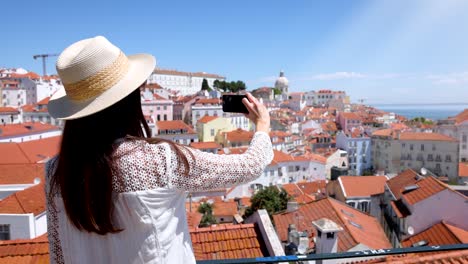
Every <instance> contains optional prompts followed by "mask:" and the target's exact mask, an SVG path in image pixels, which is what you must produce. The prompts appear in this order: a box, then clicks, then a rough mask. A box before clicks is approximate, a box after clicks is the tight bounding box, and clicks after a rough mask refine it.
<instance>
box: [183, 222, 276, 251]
mask: <svg viewBox="0 0 468 264" xmlns="http://www.w3.org/2000/svg"><path fill="white" fill-rule="evenodd" d="M190 236H191V238H192V245H193V252H194V254H195V258H196V259H197V260H215V259H237V258H255V257H265V256H267V253H266V252H267V251H266V247H265V244H264V242H263V241H264V238H263V237H262V235H261V234H260V231H259V230H258V228H257V227H256V226H255V225H254V224H241V225H221V226H211V227H206V228H197V229H190Z"/></svg>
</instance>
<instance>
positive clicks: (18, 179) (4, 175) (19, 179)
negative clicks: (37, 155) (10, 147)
mask: <svg viewBox="0 0 468 264" xmlns="http://www.w3.org/2000/svg"><path fill="white" fill-rule="evenodd" d="M44 165H45V163H39V164H0V185H3V184H33V183H34V180H35V179H36V178H39V179H40V180H41V182H44V170H45V167H44Z"/></svg>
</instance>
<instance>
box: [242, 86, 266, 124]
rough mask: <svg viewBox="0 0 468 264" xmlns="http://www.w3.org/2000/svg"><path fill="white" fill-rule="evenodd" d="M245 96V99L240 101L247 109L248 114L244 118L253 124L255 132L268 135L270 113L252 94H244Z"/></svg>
mask: <svg viewBox="0 0 468 264" xmlns="http://www.w3.org/2000/svg"><path fill="white" fill-rule="evenodd" d="M246 95H247V98H244V99H242V103H243V104H244V105H245V107H247V110H249V113H248V114H246V115H245V116H246V117H247V118H248V119H250V120H251V121H252V122H253V123H254V124H255V127H256V129H257V131H263V132H266V133H268V132H269V131H270V113H269V112H268V110H267V108H266V107H265V105H264V104H263V103H261V102H260V101H258V100H257V98H255V97H253V95H252V94H250V93H246Z"/></svg>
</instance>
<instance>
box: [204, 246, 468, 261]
mask: <svg viewBox="0 0 468 264" xmlns="http://www.w3.org/2000/svg"><path fill="white" fill-rule="evenodd" d="M464 249H468V244H454V245H442V246H423V247H410V248H391V249H375V250H362V251H352V252H340V253H326V254H309V255H290V256H275V257H259V258H243V259H218V260H200V261H197V264H214V263H221V264H227V263H242V264H245V263H279V262H300V261H309V260H312V261H320V260H328V259H351V258H363V257H364V258H365V257H375V258H377V257H384V256H388V255H398V254H408V253H427V252H437V251H453V250H464ZM344 262H351V261H350V260H347V261H344Z"/></svg>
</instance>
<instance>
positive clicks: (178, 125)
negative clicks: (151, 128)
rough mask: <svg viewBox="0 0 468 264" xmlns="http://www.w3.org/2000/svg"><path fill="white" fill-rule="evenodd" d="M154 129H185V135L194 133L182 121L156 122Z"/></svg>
mask: <svg viewBox="0 0 468 264" xmlns="http://www.w3.org/2000/svg"><path fill="white" fill-rule="evenodd" d="M156 127H157V128H158V130H166V129H167V130H179V129H186V130H187V133H189V134H194V133H195V131H194V130H193V129H192V128H191V127H190V126H189V125H187V124H186V123H184V122H183V121H182V120H172V121H157V122H156Z"/></svg>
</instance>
